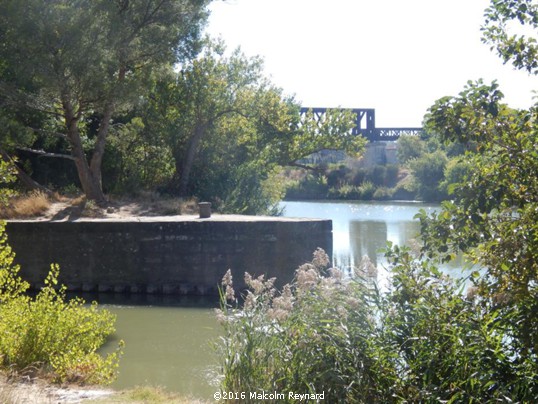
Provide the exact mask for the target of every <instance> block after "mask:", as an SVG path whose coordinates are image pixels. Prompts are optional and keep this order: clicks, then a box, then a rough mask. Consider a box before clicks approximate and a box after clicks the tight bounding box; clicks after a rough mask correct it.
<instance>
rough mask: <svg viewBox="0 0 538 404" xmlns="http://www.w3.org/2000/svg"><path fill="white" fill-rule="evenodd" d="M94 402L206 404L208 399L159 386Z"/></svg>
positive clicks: (100, 403)
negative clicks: (186, 395) (172, 391)
mask: <svg viewBox="0 0 538 404" xmlns="http://www.w3.org/2000/svg"><path fill="white" fill-rule="evenodd" d="M91 403H92V404H205V403H207V401H203V400H199V399H196V398H192V397H185V396H181V395H178V394H174V393H170V392H167V391H165V390H164V389H161V388H159V387H148V386H143V387H135V388H134V389H132V390H126V391H121V392H118V393H116V394H113V395H111V396H108V397H105V398H101V399H97V400H92V401H91Z"/></svg>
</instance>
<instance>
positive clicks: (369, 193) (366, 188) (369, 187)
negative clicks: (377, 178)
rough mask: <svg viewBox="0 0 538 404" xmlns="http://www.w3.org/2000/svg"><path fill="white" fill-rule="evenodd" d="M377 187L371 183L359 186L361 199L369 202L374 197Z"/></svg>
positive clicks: (366, 182) (367, 182)
mask: <svg viewBox="0 0 538 404" xmlns="http://www.w3.org/2000/svg"><path fill="white" fill-rule="evenodd" d="M374 192H375V185H374V184H372V183H371V182H370V181H364V182H363V183H362V184H361V185H360V186H359V193H360V199H363V200H366V201H369V200H371V199H372V198H373V197H374Z"/></svg>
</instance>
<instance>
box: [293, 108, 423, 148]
mask: <svg viewBox="0 0 538 404" xmlns="http://www.w3.org/2000/svg"><path fill="white" fill-rule="evenodd" d="M328 109H340V110H347V111H351V112H353V113H354V114H355V115H356V116H357V118H356V120H355V127H354V128H353V129H352V131H351V133H352V134H353V135H362V136H364V137H365V138H366V139H368V141H370V142H390V141H395V140H398V139H399V138H400V136H402V135H415V136H416V135H420V134H421V133H422V128H376V126H375V109H373V108H301V116H305V115H306V113H307V112H308V111H312V113H313V114H314V118H315V119H317V120H323V119H324V116H325V114H326V113H327V110H328Z"/></svg>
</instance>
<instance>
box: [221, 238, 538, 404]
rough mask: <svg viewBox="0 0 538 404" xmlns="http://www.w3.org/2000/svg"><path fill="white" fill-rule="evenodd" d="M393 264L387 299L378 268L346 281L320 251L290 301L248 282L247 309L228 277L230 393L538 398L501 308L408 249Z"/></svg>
mask: <svg viewBox="0 0 538 404" xmlns="http://www.w3.org/2000/svg"><path fill="white" fill-rule="evenodd" d="M386 258H387V260H388V262H389V264H390V269H391V274H392V276H391V278H390V285H389V287H388V290H387V291H386V292H385V293H383V294H382V293H380V292H379V291H378V290H377V289H376V288H375V285H374V284H372V283H371V282H368V281H366V280H364V279H366V277H365V276H364V275H365V274H366V273H367V272H368V269H366V268H364V269H362V270H361V269H358V270H356V274H355V275H354V276H352V277H346V276H344V274H343V273H342V272H341V271H339V270H337V269H335V268H330V269H327V266H328V263H329V260H328V257H327V256H326V255H325V254H324V252H323V251H322V250H318V251H316V252H315V253H314V259H313V260H312V262H311V263H308V264H305V265H302V266H301V267H300V268H299V269H297V271H296V276H295V280H294V282H293V283H291V284H288V285H285V286H284V287H283V289H282V290H281V291H280V292H277V291H276V290H275V289H274V287H273V284H274V279H269V280H265V279H264V278H263V276H262V277H259V278H256V279H255V278H252V277H251V276H250V275H248V274H245V280H246V282H247V285H248V286H249V288H250V289H249V290H248V291H247V293H246V295H245V296H243V297H244V304H243V307H242V308H240V307H239V306H238V305H237V300H236V299H235V296H234V292H233V288H232V282H231V281H232V279H231V276H230V273H228V274H227V276H225V279H224V280H223V289H222V293H221V309H220V310H218V313H217V315H218V318H219V320H220V321H221V323H222V324H223V327H224V331H225V334H224V339H223V340H222V343H221V344H220V345H219V357H220V358H221V366H222V370H223V373H224V375H223V376H224V378H223V380H222V384H221V389H222V391H252V392H256V391H266V392H289V391H294V392H308V393H310V394H312V395H316V394H318V396H317V398H318V399H319V398H320V396H319V394H322V393H323V394H324V396H323V399H324V400H326V401H327V402H348V403H370V402H379V403H399V402H432V403H434V402H435V403H437V402H508V401H515V402H532V401H533V400H534V398H535V397H536V396H537V394H538V378H537V375H538V362H537V361H536V358H532V357H528V358H526V357H522V356H521V355H519V354H518V351H517V350H518V342H517V341H516V340H514V339H513V338H512V335H510V333H509V330H507V329H506V328H505V327H504V326H503V325H501V324H500V323H499V321H498V320H499V316H500V313H499V311H498V310H497V309H496V307H495V303H494V302H492V301H489V300H485V299H481V298H479V297H476V296H475V295H473V294H472V293H468V294H462V293H461V291H462V290H463V282H464V280H453V279H452V278H450V277H449V276H447V275H445V274H443V273H442V272H440V271H439V270H438V269H437V267H436V266H435V265H433V264H432V263H431V262H429V261H423V260H419V259H417V258H416V257H415V255H414V254H413V253H412V252H411V251H410V250H409V249H407V248H398V247H389V248H388V249H387V251H386ZM365 264H366V263H365ZM364 266H366V265H364ZM475 277H478V275H477V274H476V273H475V274H473V279H474V278H475ZM309 398H310V399H312V401H315V398H316V396H310V397H309ZM280 401H282V402H294V401H293V399H290V398H289V397H284V399H283V400H279V402H280ZM242 402H257V400H256V399H250V398H249V397H248V396H247V397H246V399H245V400H242Z"/></svg>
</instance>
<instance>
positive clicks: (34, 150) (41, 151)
mask: <svg viewBox="0 0 538 404" xmlns="http://www.w3.org/2000/svg"><path fill="white" fill-rule="evenodd" d="M17 150H21V151H25V152H29V153H34V154H38V155H40V156H43V157H57V158H62V159H68V160H75V158H74V157H73V156H71V155H70V154H62V153H49V152H46V151H45V150H36V149H30V148H28V147H17Z"/></svg>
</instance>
